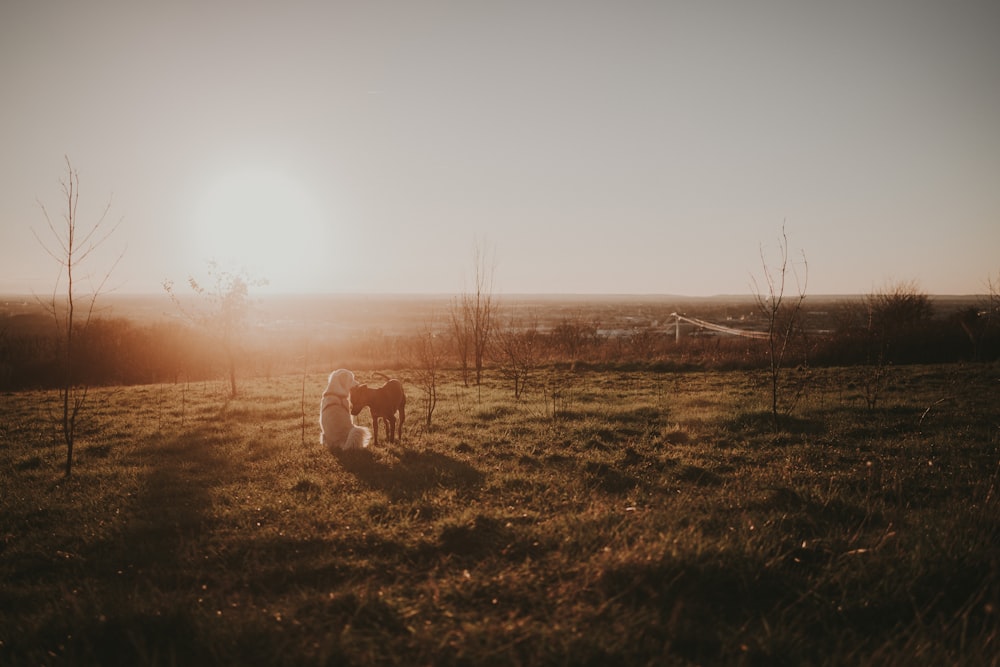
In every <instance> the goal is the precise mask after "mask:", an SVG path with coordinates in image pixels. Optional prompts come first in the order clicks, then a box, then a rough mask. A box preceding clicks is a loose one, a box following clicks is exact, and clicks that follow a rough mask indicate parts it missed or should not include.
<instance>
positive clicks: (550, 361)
mask: <svg viewBox="0 0 1000 667" xmlns="http://www.w3.org/2000/svg"><path fill="white" fill-rule="evenodd" d="M456 302H457V303H456V308H453V309H452V312H450V313H447V314H442V316H441V317H440V321H436V322H435V321H433V320H431V321H428V323H427V325H426V326H424V327H422V328H419V329H416V330H413V331H400V332H383V331H373V330H369V331H358V332H355V333H353V334H349V335H344V336H342V337H340V338H336V339H330V338H328V337H323V338H320V337H318V336H315V337H309V336H306V335H301V336H292V337H289V336H288V335H285V334H281V335H279V334H274V335H263V334H258V335H253V336H248V337H246V339H245V340H243V341H241V342H240V344H239V345H234V346H232V349H231V350H230V352H228V353H227V352H226V349H225V346H226V345H227V344H228V341H226V340H225V339H220V338H219V337H217V336H215V335H213V334H212V333H211V331H210V330H208V329H206V328H204V327H201V326H197V325H195V324H192V323H190V322H187V321H177V320H171V321H161V322H153V323H138V322H134V321H131V320H129V319H126V318H120V317H116V318H102V317H95V318H93V319H92V320H91V321H90V322H89V323H87V325H86V326H83V325H78V329H77V332H76V336H75V342H74V345H75V347H76V351H75V357H74V359H75V361H74V364H75V367H74V370H73V374H74V378H75V381H76V382H79V383H81V384H86V385H91V386H97V385H135V384H155V383H164V382H166V383H173V382H182V381H195V380H206V379H216V378H226V379H227V380H228V379H229V378H230V374H231V373H233V372H236V373H238V374H240V375H244V376H247V375H249V376H263V375H270V374H283V373H296V372H301V369H302V368H303V366H304V365H306V366H308V367H312V368H314V369H315V372H320V371H321V370H323V369H326V368H327V367H328V366H329V367H331V368H332V367H335V366H350V367H352V368H357V369H362V370H363V369H400V368H408V369H419V368H427V367H432V368H434V369H437V370H439V371H440V370H446V369H451V370H455V371H458V372H461V373H463V374H464V377H465V379H466V382H467V383H470V384H472V383H475V382H476V381H477V375H478V379H479V380H480V381H481V379H482V374H483V372H485V371H486V370H490V371H493V372H495V373H497V374H498V375H499V376H500V377H501V378H502V379H504V380H506V381H508V382H509V383H510V385H511V388H512V389H513V390H514V391H515V393H516V394H518V395H520V393H521V391H523V389H524V388H525V387H526V386H527V385H528V384H529V383H530V382H531V379H532V374H533V372H534V371H535V370H536V369H538V368H541V367H543V366H551V365H560V366H573V365H576V366H578V367H588V366H589V367H594V368H628V367H634V368H660V369H663V370H685V369H698V368H711V369H746V368H767V367H768V357H767V352H768V350H767V345H768V341H767V340H753V339H745V338H737V337H724V336H716V335H699V332H697V331H692V332H687V333H686V334H685V335H683V336H682V337H681V338H680V340H679V341H678V340H677V339H676V337H675V334H674V332H673V331H672V329H671V328H670V327H669V326H664V325H662V324H661V325H659V326H656V327H654V326H649V325H640V326H637V327H635V328H634V329H632V330H630V331H615V332H604V331H602V330H601V324H600V322H597V321H593V320H588V319H586V318H585V317H584V316H579V317H565V318H562V319H561V320H559V321H558V322H555V323H549V324H546V325H541V324H539V322H538V321H537V318H536V317H534V316H533V315H531V314H528V315H525V316H523V317H521V316H518V314H517V312H516V311H513V312H510V313H508V314H504V313H502V312H500V311H499V309H496V308H495V304H494V310H493V311H492V312H490V313H489V314H488V317H487V314H484V313H482V312H480V313H479V316H478V317H479V321H478V323H476V315H475V313H474V312H469V311H467V310H465V308H466V307H469V308H472V309H473V311H474V308H475V301H474V300H473V301H471V302H469V303H466V304H463V302H462V301H461V300H460V298H459V299H456ZM778 317H781V314H780V313H779V314H778ZM832 317H833V319H834V322H835V326H834V328H833V329H832V330H830V331H826V332H822V333H816V332H811V331H809V330H808V329H807V328H806V327H805V326H803V324H802V323H801V322H799V323H793V326H794V333H793V334H792V335H791V336H790V339H789V348H788V351H787V352H786V358H785V360H784V363H785V365H791V366H795V365H801V364H808V365H813V366H831V365H843V366H846V365H860V366H873V367H879V366H882V367H887V366H890V365H894V364H896V365H898V364H911V363H940V362H957V361H969V362H971V361H993V360H996V359H997V358H998V357H1000V310H998V309H997V307H996V303H994V304H993V305H992V307H990V306H989V304H988V303H986V302H984V304H983V306H980V307H969V308H967V309H964V310H961V311H958V312H952V313H947V314H942V315H940V316H938V315H936V314H935V312H934V308H933V305H932V302H931V299H930V298H929V297H928V296H927V295H925V294H921V293H920V292H919V291H916V290H914V289H911V288H909V287H906V286H902V287H894V288H892V289H890V290H886V291H884V292H879V293H874V294H871V295H867V296H865V297H863V298H860V299H858V300H853V301H850V302H843V303H841V304H839V305H838V306H837V308H836V312H835V313H833V314H832ZM466 318H469V319H466ZM487 319H488V320H490V322H489V324H488V325H487V324H486V323H485V320H487ZM467 324H475V326H476V327H478V331H479V332H480V337H479V338H478V339H477V337H476V333H475V330H472V329H469V328H467ZM483 331H487V332H488V334H487V335H485V336H484V335H482V332H483ZM692 334H694V335H692ZM476 340H478V343H476V342H475V341H476ZM62 345H63V342H62V335H61V332H59V331H56V330H54V328H53V327H52V326H51V320H50V319H48V317H47V316H44V315H41V314H39V315H37V316H30V315H17V316H3V317H0V390H4V391H12V390H23V389H52V388H58V387H59V386H60V384H61V383H62V382H63V380H64V368H63V363H64V360H63V358H62V356H61V350H62ZM477 365H478V369H477Z"/></svg>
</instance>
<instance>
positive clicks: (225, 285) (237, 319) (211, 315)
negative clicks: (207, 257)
mask: <svg viewBox="0 0 1000 667" xmlns="http://www.w3.org/2000/svg"><path fill="white" fill-rule="evenodd" d="M208 277H209V279H210V280H211V281H212V284H211V285H210V286H209V287H206V286H204V285H202V284H201V283H199V282H198V281H197V280H196V279H195V278H193V277H189V278H188V284H189V285H190V286H191V289H192V290H193V291H194V293H195V294H197V295H198V297H199V299H201V301H202V303H203V308H202V309H200V310H188V309H186V308H185V307H184V306H183V305H182V304H181V301H180V298H179V297H178V296H177V293H176V292H175V291H174V283H173V281H170V280H166V281H164V282H163V289H164V290H165V291H166V292H167V294H168V295H170V299H171V300H172V301H173V302H174V304H175V305H176V306H177V307H178V309H180V311H181V313H183V314H184V316H185V317H187V318H188V319H189V320H190V321H191V322H194V323H196V324H198V325H200V326H202V327H204V328H205V330H206V331H208V332H209V333H210V334H211V335H212V336H213V337H214V338H215V339H216V340H217V341H218V342H219V344H220V345H221V347H222V351H223V353H224V354H225V357H226V367H227V370H228V374H229V392H230V396H233V397H235V396H236V395H237V389H238V388H237V384H236V361H237V357H238V356H239V351H240V349H241V346H242V345H241V344H242V340H241V338H242V332H243V331H244V329H245V326H244V325H245V323H246V318H247V315H248V314H249V312H250V288H251V287H261V286H263V285H266V284H267V280H265V279H263V278H254V277H252V276H250V274H248V273H247V272H246V271H244V270H240V271H235V272H233V271H227V270H224V269H220V268H219V265H218V263H216V262H214V261H210V262H209V263H208Z"/></svg>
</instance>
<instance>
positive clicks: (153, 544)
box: [40, 427, 239, 664]
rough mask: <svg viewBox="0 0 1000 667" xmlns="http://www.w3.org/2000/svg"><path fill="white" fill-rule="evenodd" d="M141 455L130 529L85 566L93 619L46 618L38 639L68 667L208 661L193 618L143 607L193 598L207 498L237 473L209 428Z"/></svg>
mask: <svg viewBox="0 0 1000 667" xmlns="http://www.w3.org/2000/svg"><path fill="white" fill-rule="evenodd" d="M139 456H141V457H142V459H143V460H142V461H141V463H142V464H144V469H145V471H146V475H145V478H144V479H143V480H142V482H141V483H140V485H139V493H138V497H137V498H136V499H135V503H134V505H133V506H132V508H131V512H132V516H131V518H130V520H129V521H128V523H127V524H126V526H125V527H124V529H123V532H122V533H120V534H118V535H115V536H114V537H112V538H110V539H109V540H108V541H103V542H99V543H96V544H94V545H93V547H92V548H91V549H90V550H89V553H87V554H86V555H85V557H84V558H85V561H86V562H88V563H89V566H88V567H89V569H90V570H91V571H90V574H91V575H92V576H95V577H97V580H98V581H99V582H102V583H101V584H100V586H101V589H102V592H101V594H100V597H99V599H98V600H95V603H97V604H99V605H100V608H101V613H100V616H99V618H98V617H97V616H96V615H94V616H91V615H86V616H85V617H83V618H81V617H77V618H76V619H73V618H59V619H56V618H53V619H52V621H51V622H50V623H49V624H48V625H47V626H46V627H45V628H43V629H42V630H41V632H40V635H41V637H40V640H41V642H40V643H41V645H47V644H49V643H51V641H54V639H52V638H60V637H62V638H64V639H63V640H62V642H61V643H63V645H64V647H65V656H66V657H67V658H68V659H69V661H70V662H83V663H93V664H150V663H162V664H196V663H199V662H203V661H205V660H208V659H209V657H210V655H211V651H210V649H209V646H208V640H207V639H206V638H204V637H202V636H199V632H198V627H197V623H196V622H195V620H194V619H193V618H192V616H191V615H190V614H188V613H187V612H183V611H178V610H177V609H170V608H169V606H168V608H167V609H164V610H160V609H159V608H156V609H155V610H153V609H150V604H156V603H155V602H152V601H153V600H160V601H161V603H162V602H163V601H164V600H168V599H176V598H177V596H178V595H181V596H182V597H183V596H192V597H193V596H195V594H196V590H197V586H198V577H199V574H198V572H199V569H200V568H199V562H198V561H200V559H201V556H200V554H199V550H198V544H200V543H202V542H203V535H204V533H206V532H208V531H210V530H211V525H210V520H209V518H208V515H209V513H210V512H211V504H212V494H211V490H212V488H213V487H215V486H217V485H219V484H220V483H224V482H225V481H226V480H227V479H229V478H231V476H232V475H234V474H236V473H237V469H238V467H239V462H238V461H234V460H233V457H231V456H228V455H226V448H225V446H224V437H223V435H222V434H220V433H219V431H218V429H212V428H210V427H206V428H204V429H197V430H193V431H189V432H186V433H184V434H181V435H179V436H177V437H176V438H173V439H169V440H163V441H160V442H157V441H155V440H154V441H152V442H150V443H149V444H148V446H147V447H145V448H144V449H142V450H141V452H140V453H139ZM109 584H110V585H109ZM81 624H82V626H83V627H81ZM66 637H71V638H72V639H71V640H70V641H66V640H65V638H66Z"/></svg>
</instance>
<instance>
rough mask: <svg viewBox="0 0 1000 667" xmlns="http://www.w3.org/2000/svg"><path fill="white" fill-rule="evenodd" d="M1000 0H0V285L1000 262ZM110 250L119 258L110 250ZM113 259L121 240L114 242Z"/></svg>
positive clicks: (349, 288) (943, 276) (880, 279)
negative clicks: (63, 185)
mask: <svg viewBox="0 0 1000 667" xmlns="http://www.w3.org/2000/svg"><path fill="white" fill-rule="evenodd" d="M997 35H1000V3H997V2H996V1H995V0H983V1H975V0H973V1H965V0H956V1H955V2H925V1H923V0H898V1H897V0H884V1H880V0H866V1H857V2H855V1H854V0H841V1H838V2H801V1H798V0H789V1H787V2H780V1H773V0H763V1H758V2H749V1H743V0H739V1H731V2H726V1H720V2H712V1H710V0H697V1H696V0H690V1H673V0H659V1H631V0H622V1H617V2H589V1H586V0H580V1H573V2H549V1H546V0H537V1H523V2H522V1H520V0H507V1H503V2H500V1H495V2H494V1H482V2H469V1H465V2H460V1H455V2H437V1H428V2H419V1H402V2H391V1H383V0H360V1H358V2H338V1H336V0H325V1H322V2H320V1H317V2H302V1H299V0H289V1H286V2H281V3H273V2H254V1H252V0H251V1H247V0H244V1H241V2H230V1H228V0H217V1H211V2H205V1H202V0H198V1H197V2H195V1H187V0H177V1H174V2H162V3H147V2H135V1H134V0H121V1H118V0H90V1H88V2H60V1H58V0H43V1H38V0H7V1H5V2H4V3H3V5H2V8H0V146H2V152H0V292H3V293H10V292H16V293H30V292H35V293H41V294H47V293H51V291H52V286H53V284H54V282H55V280H56V279H57V278H58V275H59V274H58V265H57V264H56V262H55V261H54V260H53V258H52V257H51V256H49V255H48V254H47V252H46V248H49V249H52V248H53V247H58V246H55V245H54V237H53V236H52V232H51V230H50V229H49V228H48V226H47V223H46V217H45V214H44V213H43V211H42V206H44V207H45V210H46V211H47V212H48V216H49V219H50V220H51V221H52V222H53V225H54V226H55V227H56V228H57V229H61V228H62V226H64V224H65V223H64V221H63V213H64V212H65V209H66V198H65V197H64V196H63V195H62V194H61V190H60V181H65V180H66V178H67V165H66V158H68V159H69V161H70V163H71V164H72V167H73V169H75V170H76V172H77V174H78V177H79V190H78V192H79V203H78V209H77V219H78V226H79V227H80V228H81V229H87V228H89V227H90V226H92V225H93V224H94V223H95V222H96V221H97V220H99V219H101V213H102V211H103V210H104V209H105V207H106V206H107V205H108V204H109V203H110V209H109V212H108V216H107V217H106V218H105V222H104V223H103V224H104V227H102V229H111V228H112V226H113V225H115V224H117V227H115V228H114V231H113V233H111V234H110V236H108V237H107V240H106V241H105V242H104V243H103V244H102V245H100V246H99V247H98V248H97V249H96V250H95V251H94V252H93V254H91V255H90V256H88V258H87V261H86V263H85V264H83V265H81V266H79V267H78V271H77V276H78V278H79V280H80V281H83V282H78V284H79V285H80V286H81V289H83V290H86V289H87V286H88V285H91V286H98V285H100V283H101V280H102V279H103V277H104V276H105V275H106V274H107V273H108V270H109V269H110V268H111V267H114V269H113V271H112V272H111V276H110V279H109V281H108V282H107V283H106V286H105V288H106V289H111V290H114V291H118V292H127V293H145V292H149V293H156V292H161V293H162V291H163V288H162V284H163V282H164V281H165V280H170V281H173V282H175V283H178V284H183V283H185V282H186V281H187V278H188V277H189V276H195V277H199V276H202V277H203V276H204V275H205V271H206V267H207V265H208V264H207V263H208V262H209V261H210V260H214V261H216V262H218V265H219V266H221V267H223V268H225V269H227V270H231V271H238V270H246V271H247V272H248V273H249V274H251V275H253V276H255V277H257V278H263V279H266V280H267V281H268V286H267V287H266V288H264V289H265V290H266V291H273V292H347V293H359V292H360V293H365V292H374V293H456V292H461V291H465V290H467V289H470V287H471V283H472V282H473V277H474V262H473V258H474V255H475V253H476V249H477V248H479V249H480V250H483V251H484V255H485V257H486V258H487V260H488V261H486V262H485V264H486V266H487V268H489V269H491V270H492V275H493V280H494V282H493V288H494V290H495V291H497V292H498V293H502V294H518V293H550V294H551V293H556V294H558V293H575V294H678V295H687V296H709V295H716V294H746V293H750V292H751V291H753V290H754V287H753V285H754V281H755V280H756V281H757V284H758V285H759V284H761V281H762V279H763V271H764V267H768V268H770V269H775V268H777V267H778V266H780V245H781V244H780V240H781V238H782V230H783V229H784V233H785V236H786V237H787V248H788V250H789V269H790V270H791V269H792V268H794V269H795V270H796V271H797V272H798V273H799V274H800V277H801V278H805V277H806V276H807V281H808V282H807V283H806V284H805V287H804V289H805V291H806V292H807V293H809V294H863V293H870V292H872V291H874V290H878V289H882V288H886V287H888V286H890V285H893V284H899V283H903V282H911V281H912V282H913V283H915V284H916V285H917V287H918V288H919V289H921V290H922V291H924V292H926V293H930V294H970V293H983V292H985V291H986V290H987V286H986V285H987V281H988V280H991V279H992V280H993V281H994V283H996V282H997V281H998V279H1000V252H998V251H1000V39H997ZM119 257H120V260H118V258H119ZM116 260H117V263H115V262H116Z"/></svg>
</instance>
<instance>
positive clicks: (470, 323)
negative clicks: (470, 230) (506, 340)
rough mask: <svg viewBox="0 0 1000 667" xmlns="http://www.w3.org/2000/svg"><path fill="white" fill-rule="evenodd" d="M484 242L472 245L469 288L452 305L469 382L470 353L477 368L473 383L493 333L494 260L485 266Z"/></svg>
mask: <svg viewBox="0 0 1000 667" xmlns="http://www.w3.org/2000/svg"><path fill="white" fill-rule="evenodd" d="M486 250H487V248H486V247H485V244H484V243H482V242H479V241H477V242H476V244H475V246H474V247H473V254H472V268H473V286H472V291H471V292H470V291H466V292H464V293H463V294H462V295H461V297H460V299H458V300H457V301H456V302H455V303H454V304H453V307H452V314H451V320H452V334H453V336H454V338H455V342H456V345H457V346H458V354H459V360H460V361H461V363H462V370H463V378H464V379H465V384H466V386H468V378H467V369H468V356H469V354H470V353H471V356H472V361H473V365H474V367H475V370H476V386H477V387H478V386H480V384H481V383H482V380H483V364H484V362H485V359H486V355H487V350H488V348H489V345H490V341H491V339H492V336H493V320H494V310H495V307H496V300H495V298H494V295H493V274H494V270H495V266H496V264H495V261H493V260H491V261H490V263H489V266H487V260H486V256H485V255H486Z"/></svg>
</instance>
